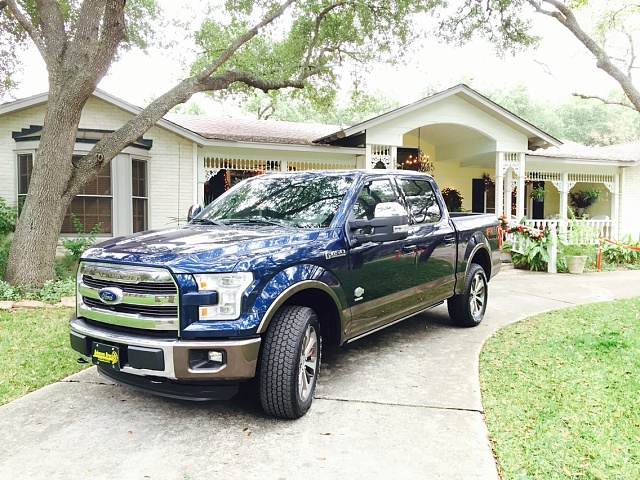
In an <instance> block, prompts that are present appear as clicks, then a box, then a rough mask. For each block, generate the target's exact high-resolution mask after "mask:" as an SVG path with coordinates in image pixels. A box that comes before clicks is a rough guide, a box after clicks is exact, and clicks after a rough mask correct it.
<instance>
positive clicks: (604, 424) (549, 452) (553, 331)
mask: <svg viewBox="0 0 640 480" xmlns="http://www.w3.org/2000/svg"><path fill="white" fill-rule="evenodd" d="M480 382H481V386H482V399H483V402H484V405H485V409H486V420H487V425H488V427H489V432H490V437H491V440H492V442H493V446H494V450H495V452H496V455H497V459H498V465H499V468H500V472H501V474H502V476H503V478H504V479H505V480H509V479H522V478H540V479H553V478H574V477H583V478H589V479H631V478H634V479H635V478H640V297H637V298H635V299H631V300H620V301H615V302H610V303H601V304H592V305H584V306H580V307H576V308H569V309H565V310H559V311H556V312H551V313H548V314H544V315H539V316H536V317H531V318H529V319H526V320H524V321H522V322H519V323H516V324H513V325H510V326H508V327H506V328H504V329H501V330H500V331H499V332H497V334H496V335H495V336H494V337H492V338H490V339H489V340H488V341H487V343H486V345H485V346H484V348H483V351H482V353H481V356H480Z"/></svg>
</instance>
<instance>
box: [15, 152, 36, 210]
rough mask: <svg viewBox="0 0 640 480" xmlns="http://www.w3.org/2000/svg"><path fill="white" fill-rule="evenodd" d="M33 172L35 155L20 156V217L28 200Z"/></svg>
mask: <svg viewBox="0 0 640 480" xmlns="http://www.w3.org/2000/svg"><path fill="white" fill-rule="evenodd" d="M32 170H33V154H31V153H25V154H20V155H18V215H19V214H20V212H21V211H22V205H24V201H25V199H26V198H27V191H28V190H29V181H30V180H31V171H32Z"/></svg>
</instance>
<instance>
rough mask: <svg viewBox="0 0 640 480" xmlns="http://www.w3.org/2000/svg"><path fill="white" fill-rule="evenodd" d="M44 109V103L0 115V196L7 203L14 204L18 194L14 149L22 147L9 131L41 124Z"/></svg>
mask: <svg viewBox="0 0 640 480" xmlns="http://www.w3.org/2000/svg"><path fill="white" fill-rule="evenodd" d="M44 110H45V107H44V105H40V106H36V107H32V108H30V109H27V110H21V111H18V112H13V113H10V114H7V115H3V116H0V197H3V198H4V199H5V201H6V202H7V204H9V205H15V203H16V200H17V196H18V192H17V190H16V189H17V169H18V167H17V161H16V149H17V148H21V147H22V146H21V145H20V144H19V143H16V142H15V141H14V140H13V138H12V137H11V133H12V132H16V131H20V130H21V129H23V128H29V126H30V125H42V120H43V118H44Z"/></svg>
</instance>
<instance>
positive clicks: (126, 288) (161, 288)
mask: <svg viewBox="0 0 640 480" xmlns="http://www.w3.org/2000/svg"><path fill="white" fill-rule="evenodd" d="M82 281H83V282H84V284H85V285H87V286H89V287H92V288H97V289H98V290H100V289H101V288H105V287H118V288H120V289H122V291H123V292H125V293H141V294H143V295H175V294H176V285H175V283H173V282H164V283H153V282H140V283H135V284H131V283H125V282H117V281H109V280H103V279H101V278H93V277H91V276H89V275H84V276H83V277H82Z"/></svg>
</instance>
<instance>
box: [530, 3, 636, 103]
mask: <svg viewBox="0 0 640 480" xmlns="http://www.w3.org/2000/svg"><path fill="white" fill-rule="evenodd" d="M527 2H528V3H529V4H530V5H532V6H533V7H534V8H535V9H536V11H540V4H539V2H538V1H537V0H527ZM543 2H544V3H547V4H549V5H551V6H553V7H554V8H556V10H557V12H553V17H554V18H555V19H556V20H557V21H558V22H560V24H561V25H563V26H564V27H565V28H567V30H569V31H570V32H571V33H572V34H573V35H574V36H575V37H576V38H577V39H578V40H579V41H580V42H581V43H582V44H583V45H584V46H585V47H587V49H588V50H589V51H590V52H591V53H592V54H593V55H594V56H595V57H596V61H597V63H596V66H597V67H598V68H599V69H601V70H603V71H604V72H606V73H607V74H608V75H609V76H610V77H612V78H613V79H614V80H615V81H616V82H618V84H619V85H620V86H621V87H622V90H623V91H624V93H625V95H626V96H627V98H628V99H629V101H630V102H631V103H632V104H633V106H634V107H635V109H636V110H638V111H639V112H640V90H638V89H637V88H636V86H635V85H634V84H633V82H632V80H631V78H630V77H629V76H627V75H625V73H624V72H623V71H622V70H620V69H619V68H618V67H617V66H616V65H615V64H614V63H613V62H612V61H611V58H609V56H608V54H607V52H605V51H604V49H603V48H602V47H600V45H598V44H597V43H596V42H595V41H594V40H593V39H592V38H591V37H590V36H589V35H588V34H587V33H586V32H585V31H584V30H583V29H582V27H581V26H580V24H579V23H578V20H577V19H576V17H575V16H574V15H573V12H572V11H571V9H570V8H569V7H567V6H566V5H565V4H564V3H562V2H561V1H559V0H543Z"/></svg>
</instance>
